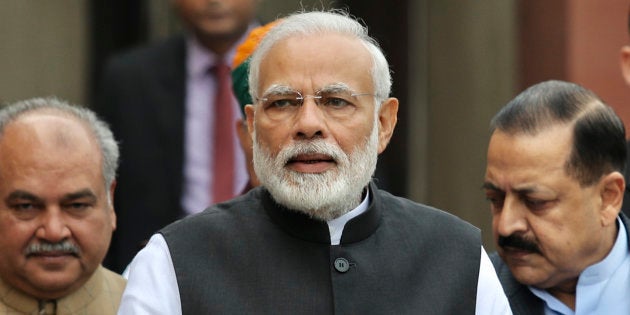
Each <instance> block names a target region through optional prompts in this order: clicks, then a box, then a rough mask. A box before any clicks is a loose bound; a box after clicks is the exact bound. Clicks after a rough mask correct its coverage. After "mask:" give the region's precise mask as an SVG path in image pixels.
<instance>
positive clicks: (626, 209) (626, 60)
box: [619, 8, 630, 216]
mask: <svg viewBox="0 0 630 315" xmlns="http://www.w3.org/2000/svg"><path fill="white" fill-rule="evenodd" d="M627 27H628V31H629V32H630V8H629V10H628V25H627ZM619 56H620V63H619V64H620V66H621V74H622V75H623V78H624V80H625V81H626V84H627V85H628V86H630V45H623V46H622V47H621V51H620V54H619ZM626 147H627V148H628V150H630V141H628V142H627V143H626ZM627 165H630V156H628V163H627V164H626V173H625V179H626V183H628V182H630V167H627ZM621 211H622V212H623V213H624V214H625V215H627V216H630V187H629V186H626V194H625V196H624V200H623V206H622V207H621Z"/></svg>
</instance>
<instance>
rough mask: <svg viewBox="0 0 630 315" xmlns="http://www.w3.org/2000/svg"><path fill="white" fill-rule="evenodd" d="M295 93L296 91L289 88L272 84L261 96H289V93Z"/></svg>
mask: <svg viewBox="0 0 630 315" xmlns="http://www.w3.org/2000/svg"><path fill="white" fill-rule="evenodd" d="M295 92H296V90H295V89H294V88H292V87H290V86H287V85H281V84H274V85H272V86H270V87H269V88H268V89H266V90H265V92H263V94H262V95H263V97H265V96H268V95H282V94H290V93H295Z"/></svg>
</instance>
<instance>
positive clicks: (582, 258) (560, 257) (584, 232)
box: [484, 81, 630, 314]
mask: <svg viewBox="0 0 630 315" xmlns="http://www.w3.org/2000/svg"><path fill="white" fill-rule="evenodd" d="M491 131H492V134H491V137H490V144H489V146H488V157H487V169H486V175H485V183H484V188H485V193H486V197H487V199H488V200H489V201H490V204H491V205H490V208H491V210H492V228H493V234H494V237H495V241H496V244H497V247H498V255H497V253H495V254H493V255H491V256H492V261H493V263H494V265H495V270H496V271H497V273H498V275H499V279H500V280H501V283H502V285H503V288H504V290H505V293H506V295H507V297H508V299H509V300H510V306H511V308H512V311H513V312H514V314H630V286H628V283H630V252H629V250H628V244H629V241H630V240H629V239H628V232H627V231H628V227H629V226H628V220H627V218H626V217H625V216H624V215H623V214H620V209H621V204H622V201H623V197H624V190H625V180H624V176H623V170H624V168H625V165H626V155H627V152H626V146H625V130H624V126H623V123H622V121H621V119H620V118H619V117H617V115H616V114H615V112H614V111H613V110H612V109H611V108H610V107H609V106H607V105H606V104H604V103H603V102H602V101H601V100H600V99H599V98H598V97H597V96H596V95H595V94H594V93H593V92H592V91H589V90H587V89H585V88H583V87H581V86H578V85H576V84H572V83H567V82H561V81H547V82H542V83H539V84H536V85H534V86H532V87H530V88H528V89H526V90H525V91H524V92H522V93H521V94H519V95H518V96H517V97H516V98H514V99H513V100H512V101H511V102H509V103H508V104H507V105H506V106H505V107H504V108H503V109H501V110H500V111H499V113H498V114H497V115H496V116H495V117H494V118H493V119H492V122H491Z"/></svg>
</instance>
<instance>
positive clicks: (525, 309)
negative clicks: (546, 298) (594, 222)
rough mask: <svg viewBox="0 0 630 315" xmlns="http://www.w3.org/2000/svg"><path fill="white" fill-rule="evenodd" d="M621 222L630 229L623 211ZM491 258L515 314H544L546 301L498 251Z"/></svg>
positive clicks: (629, 237) (629, 238)
mask: <svg viewBox="0 0 630 315" xmlns="http://www.w3.org/2000/svg"><path fill="white" fill-rule="evenodd" d="M620 217H621V222H623V225H624V226H625V227H626V231H627V232H628V231H630V230H628V217H627V216H625V215H624V214H623V213H622V214H620ZM628 241H629V242H630V233H628ZM490 260H491V261H492V264H493V265H494V269H495V270H496V272H497V275H498V276H499V280H501V285H502V286H503V291H505V295H506V296H507V298H508V300H509V301H510V307H511V308H512V313H513V314H514V315H544V314H545V312H544V307H545V304H544V302H543V301H542V300H541V299H539V298H538V297H537V296H535V295H534V294H533V293H532V292H531V291H529V289H528V288H527V286H525V285H523V284H520V283H519V282H518V281H516V279H515V278H514V276H513V275H512V272H511V271H510V268H508V266H507V265H506V264H505V263H504V262H503V260H502V259H501V257H500V256H499V254H498V253H497V252H494V253H492V254H490Z"/></svg>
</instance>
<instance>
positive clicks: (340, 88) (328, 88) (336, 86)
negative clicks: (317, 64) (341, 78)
mask: <svg viewBox="0 0 630 315" xmlns="http://www.w3.org/2000/svg"><path fill="white" fill-rule="evenodd" d="M346 91H352V89H351V88H350V87H349V86H348V85H347V84H345V83H343V82H337V83H333V84H329V85H325V86H323V87H322V88H321V89H319V90H317V92H319V93H321V92H324V93H338V92H346Z"/></svg>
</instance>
